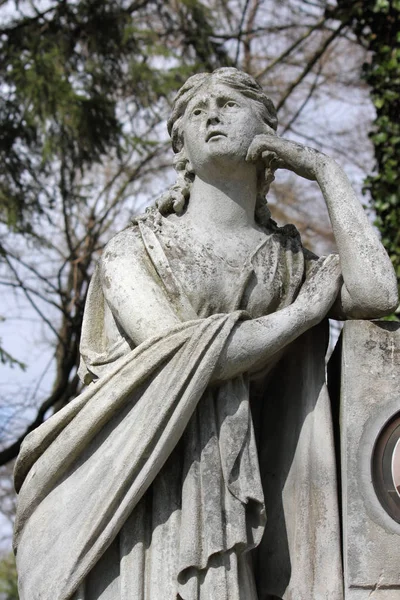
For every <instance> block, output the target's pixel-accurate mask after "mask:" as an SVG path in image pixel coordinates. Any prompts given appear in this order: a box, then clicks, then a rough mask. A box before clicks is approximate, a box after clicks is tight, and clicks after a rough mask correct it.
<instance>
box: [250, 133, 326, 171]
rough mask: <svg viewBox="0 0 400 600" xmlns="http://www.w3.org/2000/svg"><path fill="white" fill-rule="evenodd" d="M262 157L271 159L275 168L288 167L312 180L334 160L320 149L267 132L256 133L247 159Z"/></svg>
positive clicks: (255, 160)
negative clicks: (319, 150)
mask: <svg viewBox="0 0 400 600" xmlns="http://www.w3.org/2000/svg"><path fill="white" fill-rule="evenodd" d="M260 158H263V159H264V160H266V161H269V164H270V166H271V167H272V168H273V169H288V170H289V171H293V172H294V173H296V174H297V175H300V176H301V177H304V178H305V179H311V180H315V179H317V175H318V171H319V169H321V167H323V166H324V165H325V164H326V163H327V162H329V161H331V160H332V159H330V158H329V157H328V156H326V155H325V154H323V153H322V152H318V150H314V149H313V148H308V147H307V146H302V145H301V144H297V143H296V142H292V141H291V140H286V139H284V138H281V137H278V136H275V135H267V134H261V135H256V137H255V138H254V140H253V141H252V143H251V144H250V147H249V149H248V151H247V156H246V160H247V161H250V162H257V161H258V160H259V159H260Z"/></svg>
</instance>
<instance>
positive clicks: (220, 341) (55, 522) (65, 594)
mask: <svg viewBox="0 0 400 600" xmlns="http://www.w3.org/2000/svg"><path fill="white" fill-rule="evenodd" d="M240 316H241V313H240V312H239V313H236V314H233V315H229V316H226V315H215V316H212V317H210V318H208V319H205V320H201V321H200V322H198V323H187V324H184V325H182V326H178V327H177V328H176V329H177V330H176V331H172V332H170V334H169V335H164V336H163V337H162V338H161V339H159V340H158V341H156V342H155V343H152V344H150V345H148V344H146V346H147V348H145V349H144V350H142V349H141V348H140V347H139V348H138V349H136V350H133V351H132V352H131V354H129V355H127V356H126V357H124V358H123V359H122V360H121V361H120V363H119V364H118V365H116V366H115V367H114V370H113V371H112V372H111V373H109V375H108V376H106V377H105V378H104V380H102V381H99V382H97V383H96V384H93V385H92V386H91V387H90V388H89V389H88V390H87V391H85V392H84V393H83V394H82V395H81V396H80V397H79V398H77V399H76V400H75V401H73V402H72V403H71V404H70V405H69V406H68V407H67V409H68V410H64V411H63V412H62V413H60V414H59V415H56V416H55V417H54V419H51V421H53V422H51V421H49V422H48V423H46V424H45V426H44V427H42V428H40V429H39V430H37V431H36V432H33V433H32V434H31V435H30V436H29V437H28V439H27V441H26V443H25V444H24V448H23V450H22V455H21V458H20V460H19V465H18V467H17V478H18V479H19V480H20V479H22V477H23V473H22V472H21V471H22V470H28V476H27V479H26V480H25V482H24V484H23V485H22V488H21V490H20V496H19V510H18V520H17V523H16V530H15V531H16V533H15V540H16V546H17V547H18V553H17V560H18V570H19V579H20V590H21V595H22V598H29V599H30V600H34V599H36V598H38V599H39V598H40V600H47V599H48V600H54V598H57V599H59V600H64V599H65V600H66V599H67V598H69V597H70V596H71V595H72V593H73V592H74V591H75V590H76V589H77V588H78V586H79V584H80V582H81V581H82V579H83V578H84V577H85V575H86V574H87V573H88V572H89V571H90V569H91V568H92V567H93V565H94V564H95V563H96V562H97V561H98V559H99V557H100V556H101V554H102V553H103V552H104V550H105V549H106V548H107V547H108V545H109V544H110V543H111V541H112V540H113V539H114V537H115V536H116V535H117V533H118V531H119V530H120V529H121V526H122V524H123V523H124V522H125V521H126V519H127V518H128V516H129V514H130V513H131V512H132V510H133V508H134V507H135V505H136V504H137V503H138V501H139V500H140V498H141V497H142V496H143V494H144V492H145V491H146V489H147V488H148V487H149V485H150V484H151V482H152V481H153V479H154V477H155V476H156V475H157V473H158V472H159V470H160V468H161V467H162V465H163V464H164V462H165V460H166V459H167V458H168V456H169V455H170V453H171V451H172V450H173V448H174V446H175V444H176V443H177V441H178V440H179V438H180V437H181V435H182V434H183V432H184V430H185V428H186V426H187V424H188V422H189V419H190V417H191V416H192V414H193V411H194V409H195V408H196V405H197V403H198V401H199V399H200V398H201V396H202V394H203V392H204V390H205V388H206V387H207V384H208V382H209V380H210V377H211V374H212V372H213V369H214V367H215V365H216V361H217V360H218V356H219V354H220V352H221V350H222V348H223V346H224V343H225V341H226V339H227V337H228V336H229V334H230V332H231V330H232V328H233V326H234V325H235V323H236V322H237V320H238V318H240ZM171 355H172V356H171ZM149 377H151V381H150V382H149V381H148V379H149ZM145 379H146V385H145V386H143V382H144V380H145ZM56 421H57V422H56ZM46 429H47V430H48V431H46ZM46 445H48V447H47V448H46ZM39 452H40V453H41V454H40V456H39V457H38V458H37V460H36V461H35V463H34V465H33V466H32V467H31V468H30V469H29V466H30V465H29V462H28V458H27V457H30V459H31V462H32V461H33V460H34V458H35V456H37V455H38V453H39ZM116 457H118V460H115V458H116ZM60 531H61V532H62V535H60V533H59V532H60ZM29 538H31V543H30V540H29ZM32 544H34V547H35V552H34V555H32V552H31V548H32ZM49 548H51V551H50V552H49Z"/></svg>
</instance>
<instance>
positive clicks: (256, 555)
mask: <svg viewBox="0 0 400 600" xmlns="http://www.w3.org/2000/svg"><path fill="white" fill-rule="evenodd" d="M276 126H277V120H276V114H275V110H274V107H273V105H272V103H271V101H270V99H269V98H268V97H267V96H266V95H265V94H264V93H263V91H262V89H261V87H260V86H259V85H258V84H257V83H256V82H255V81H254V80H253V79H252V78H251V77H249V76H248V75H246V74H244V73H241V72H239V71H237V70H236V69H231V68H229V69H219V70H218V71H215V72H214V73H212V74H200V75H195V76H194V77H191V78H190V79H189V80H188V81H187V82H186V84H185V85H184V86H183V87H182V89H181V90H180V91H179V93H178V96H177V98H176V101H175V104H174V108H173V112H172V116H171V118H170V120H169V131H170V134H171V137H172V144H173V149H174V152H175V153H176V163H175V164H176V169H177V172H178V179H177V183H176V184H175V185H174V186H173V187H172V188H171V189H170V190H169V192H168V193H167V194H166V195H165V196H164V197H163V198H162V199H161V201H160V203H159V206H158V208H156V209H152V210H150V211H149V212H148V213H146V214H145V215H143V216H141V217H139V218H138V219H137V221H136V222H135V224H133V225H132V226H130V227H128V228H127V229H125V230H124V231H122V232H121V233H120V234H118V235H117V236H116V237H114V238H113V239H112V240H111V241H110V242H109V244H108V245H107V247H106V249H105V251H104V254H103V257H102V259H101V261H100V263H99V265H98V268H97V271H96V273H95V274H94V276H93V279H92V283H91V286H90V290H89V295H88V300H87V305H86V312H85V318H84V325H83V331H82V344H81V352H82V365H81V375H82V378H83V380H84V381H85V383H86V384H88V387H87V389H86V390H85V391H84V392H83V393H82V394H81V395H80V396H79V397H78V398H76V399H75V400H74V401H72V402H71V403H70V404H69V405H68V406H67V407H66V408H64V409H63V410H62V411H60V412H59V413H57V414H55V415H54V416H53V417H52V418H50V419H49V420H48V421H47V422H45V423H44V424H43V425H42V426H41V427H40V428H39V429H38V430H36V431H34V432H33V433H31V434H30V435H29V436H28V438H27V439H26V441H25V444H24V446H23V449H22V451H21V454H20V457H19V460H18V464H17V468H16V484H17V487H18V488H19V489H20V496H19V508H18V515H17V522H16V532H15V546H16V549H17V563H18V571H19V578H20V584H19V585H20V597H21V599H22V600H39V599H40V600H69V599H72V598H73V599H74V600H100V599H101V600H128V599H129V600H177V599H183V600H256V599H258V600H266V599H270V598H284V599H285V600H340V599H341V598H342V575H341V557H340V544H339V537H340V534H339V530H340V527H339V519H338V507H337V490H336V474H335V457H334V447H333V436H332V425H331V418H330V406H329V398H328V396H327V393H326V387H325V362H324V355H325V348H326V327H325V326H326V319H325V320H324V317H326V316H327V314H328V313H330V314H335V315H339V316H341V317H343V318H345V317H347V318H371V317H372V318H373V317H379V316H381V315H384V314H386V313H388V312H390V311H391V310H392V309H393V308H394V307H395V306H396V304H397V291H396V281H395V277H394V273H393V270H392V267H391V264H390V261H389V259H388V257H387V255H386V254H385V252H384V250H383V248H382V246H381V244H380V242H379V241H378V239H377V237H376V235H375V233H374V232H373V230H372V228H371V226H370V224H369V222H368V220H367V218H366V216H365V215H364V213H363V210H362V208H361V206H360V204H359V203H358V201H357V199H356V198H355V195H354V193H353V191H352V189H351V187H350V185H349V182H348V180H347V179H346V177H345V175H344V173H343V171H342V170H341V168H340V167H339V166H338V165H337V164H336V163H335V162H334V161H333V160H332V159H330V158H329V157H327V156H325V155H323V154H321V153H320V152H317V151H315V150H312V149H310V148H305V147H303V146H300V145H298V144H295V143H293V142H291V141H288V140H285V139H282V138H280V137H279V136H277V135H276V133H275V130H276ZM276 168H286V169H289V170H291V171H294V172H295V173H297V174H298V175H300V176H302V177H306V178H308V179H312V180H316V181H317V182H318V184H319V186H320V188H321V191H322V193H323V195H324V198H325V200H326V203H327V206H328V210H329V214H330V218H331V222H332V228H333V232H334V234H335V239H336V242H337V248H338V252H339V255H338V256H337V255H331V256H329V257H327V258H324V259H317V258H316V257H315V256H314V255H313V254H311V253H310V252H308V251H306V250H305V249H304V248H303V247H302V245H301V241H300V238H299V235H298V232H297V231H296V229H295V228H294V227H293V226H285V227H282V228H279V227H278V226H277V225H276V223H274V222H273V221H272V220H271V218H270V215H269V212H268V208H267V205H266V201H265V193H266V191H267V189H268V186H269V184H270V182H271V181H272V179H273V172H274V170H275V169H276Z"/></svg>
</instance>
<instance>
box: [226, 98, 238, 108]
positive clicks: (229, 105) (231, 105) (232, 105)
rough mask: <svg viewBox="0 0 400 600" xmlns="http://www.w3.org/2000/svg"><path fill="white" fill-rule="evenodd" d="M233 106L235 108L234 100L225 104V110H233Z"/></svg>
mask: <svg viewBox="0 0 400 600" xmlns="http://www.w3.org/2000/svg"><path fill="white" fill-rule="evenodd" d="M235 106H237V103H236V102H235V101H234V100H228V102H225V107H226V108H234V107H235Z"/></svg>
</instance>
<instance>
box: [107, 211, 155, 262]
mask: <svg viewBox="0 0 400 600" xmlns="http://www.w3.org/2000/svg"><path fill="white" fill-rule="evenodd" d="M158 216H159V213H158V211H157V209H154V208H151V209H148V210H146V212H145V213H143V214H141V215H138V216H136V217H135V218H134V219H133V220H132V222H131V223H130V224H129V225H128V226H127V227H125V229H123V230H122V231H120V232H118V233H117V234H115V235H114V236H113V237H112V238H111V239H110V240H109V241H108V242H107V244H106V245H105V247H104V250H103V254H102V257H101V261H100V262H101V264H102V265H103V267H105V266H107V267H108V268H110V266H115V265H116V264H117V263H118V264H120V263H121V262H123V263H127V262H130V263H132V262H134V261H136V262H137V261H139V262H143V260H145V261H146V260H148V259H147V254H146V249H145V245H144V243H143V237H142V234H141V231H140V228H141V225H140V224H144V225H146V226H147V227H149V228H151V229H152V230H153V231H155V230H156V227H157V219H158Z"/></svg>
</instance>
